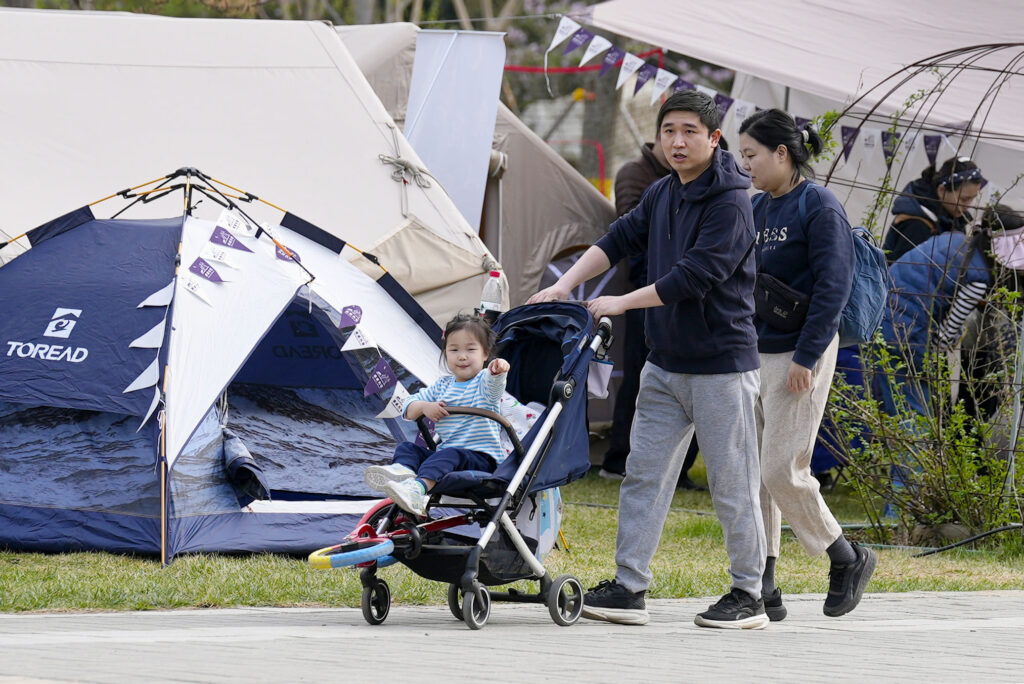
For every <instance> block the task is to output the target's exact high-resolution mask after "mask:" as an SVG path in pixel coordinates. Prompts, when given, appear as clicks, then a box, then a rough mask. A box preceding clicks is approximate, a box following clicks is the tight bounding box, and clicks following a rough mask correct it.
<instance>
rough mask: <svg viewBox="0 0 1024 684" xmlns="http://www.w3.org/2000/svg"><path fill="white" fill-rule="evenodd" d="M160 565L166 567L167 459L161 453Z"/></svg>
mask: <svg viewBox="0 0 1024 684" xmlns="http://www.w3.org/2000/svg"><path fill="white" fill-rule="evenodd" d="M162 441H163V440H162V439H161V442H162ZM160 565H162V566H163V567H165V568H166V567H167V461H166V460H164V458H163V455H162V454H161V457H160Z"/></svg>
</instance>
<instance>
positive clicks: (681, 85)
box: [672, 76, 697, 93]
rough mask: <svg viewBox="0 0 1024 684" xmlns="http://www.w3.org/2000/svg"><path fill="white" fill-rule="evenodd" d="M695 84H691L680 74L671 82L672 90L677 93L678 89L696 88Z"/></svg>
mask: <svg viewBox="0 0 1024 684" xmlns="http://www.w3.org/2000/svg"><path fill="white" fill-rule="evenodd" d="M696 89H697V86H695V85H693V84H692V83H690V82H689V81H687V80H686V79H685V78H683V77H682V76H680V77H679V78H677V79H676V82H675V83H673V84H672V92H673V93H678V92H679V91H680V90H696Z"/></svg>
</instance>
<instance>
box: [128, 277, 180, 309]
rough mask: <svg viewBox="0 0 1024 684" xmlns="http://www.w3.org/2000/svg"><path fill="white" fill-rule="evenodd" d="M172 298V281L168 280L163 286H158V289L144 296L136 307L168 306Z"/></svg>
mask: <svg viewBox="0 0 1024 684" xmlns="http://www.w3.org/2000/svg"><path fill="white" fill-rule="evenodd" d="M172 299H174V281H173V280H172V281H171V282H169V283H168V284H167V285H166V286H165V287H162V288H160V289H159V290H158V291H156V292H154V293H153V294H151V295H149V296H148V297H146V298H145V299H144V300H143V301H142V303H140V304H139V305H138V306H137V307H135V308H136V309H141V308H144V307H147V306H168V305H170V303H171V300H172Z"/></svg>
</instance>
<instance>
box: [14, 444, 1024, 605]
mask: <svg viewBox="0 0 1024 684" xmlns="http://www.w3.org/2000/svg"><path fill="white" fill-rule="evenodd" d="M692 476H693V477H694V479H696V480H698V481H703V480H704V473H703V472H702V471H701V470H700V464H698V468H696V469H695V470H694V471H693V473H692ZM563 498H564V499H565V502H566V506H565V513H564V516H563V527H562V529H563V531H564V533H565V536H566V539H567V540H568V542H569V548H568V550H556V551H554V552H552V553H551V554H550V555H549V556H548V558H547V561H546V565H547V566H548V567H549V569H551V570H552V571H553V572H554V573H555V574H558V573H561V572H570V573H573V574H575V575H576V576H577V577H579V578H580V579H581V580H582V581H583V584H584V586H591V585H593V584H596V583H597V582H598V581H599V580H601V579H604V578H607V577H611V576H612V574H613V572H614V560H613V559H614V551H615V531H616V515H617V511H616V509H615V508H614V506H615V505H616V504H617V503H618V483H616V482H609V481H607V480H603V479H601V478H598V477H596V476H595V475H590V476H588V477H586V478H584V479H583V480H580V481H579V482H576V483H573V484H572V485H570V486H568V487H565V488H564V489H563ZM826 499H828V500H829V503H830V505H831V506H832V507H833V510H834V511H835V512H836V514H837V516H838V517H839V519H840V520H841V521H842V522H844V523H853V522H860V521H862V520H863V513H862V511H861V509H860V507H859V504H857V503H856V502H854V501H851V500H850V497H849V496H848V495H847V494H846V493H844V492H843V491H842V489H841V488H840V490H839V491H838V492H836V493H831V494H829V495H827V496H826ZM585 504H601V505H603V506H592V505H585ZM673 506H674V510H673V512H672V513H670V514H669V517H668V521H667V522H666V525H665V530H664V533H663V535H662V542H661V546H660V548H659V550H658V554H657V555H656V556H655V559H654V564H653V570H654V584H653V585H652V586H651V596H652V597H653V598H680V597H687V596H717V595H719V594H721V593H723V592H724V591H725V590H726V589H727V588H728V582H729V580H728V574H727V572H726V568H727V565H728V559H727V558H726V555H725V550H724V547H723V540H722V530H721V528H720V527H719V525H718V521H717V520H716V519H715V517H714V516H713V515H709V514H708V513H710V512H711V501H710V498H709V496H708V494H707V493H706V492H684V491H680V492H677V493H676V497H675V501H674V503H673ZM701 513H703V514H701ZM995 540H996V543H998V542H1000V541H1002V542H1007V541H1010V539H1009V535H1002V538H1000V537H996V538H995ZM1007 547H1012V548H1013V549H1019V548H1020V544H1019V543H1018V542H1014V543H1010V544H1007ZM992 548H993V547H990V549H992ZM827 572H828V561H827V560H826V559H825V558H824V557H821V558H808V557H807V555H806V554H805V553H804V552H803V550H802V549H801V548H800V545H799V544H798V543H797V542H796V540H795V539H794V538H793V537H792V535H789V534H785V533H784V534H783V546H782V554H781V557H780V559H779V562H778V566H777V576H778V581H779V586H780V587H781V588H782V590H783V592H785V593H801V592H817V593H823V592H825V590H826V588H827V582H828V580H827ZM380 574H381V576H382V577H383V578H385V579H386V580H387V582H388V583H389V584H390V585H391V589H392V592H393V597H394V601H395V602H396V603H405V604H443V603H444V601H445V595H446V591H447V587H446V586H445V585H442V584H439V583H436V582H429V581H427V580H424V579H421V578H419V577H417V576H415V575H413V574H412V573H411V572H410V571H408V570H407V569H405V568H404V567H402V566H400V565H396V566H392V567H390V568H386V569H384V570H381V573H380ZM535 586H536V585H535V584H533V585H530V584H526V585H525V586H524V588H526V589H533V588H534V587H535ZM1021 586H1024V555H1022V554H1021V553H1020V552H1019V551H1012V552H1011V551H1006V550H999V549H995V550H981V551H964V550H954V551H949V552H946V553H941V554H937V555H933V556H928V557H925V558H912V557H911V553H910V552H908V551H905V550H899V549H880V550H879V563H878V570H877V571H876V573H875V576H874V579H873V580H872V582H871V584H870V586H869V587H868V591H874V592H878V591H911V590H957V591H962V590H984V589H1019V588H1020V587H1021ZM360 591H361V587H360V584H359V579H358V577H357V574H356V571H354V570H350V569H342V570H313V569H311V568H310V567H309V566H308V565H307V564H306V563H305V562H304V560H303V559H298V558H289V557H284V556H271V555H257V556H243V557H229V556H208V555H196V556H181V557H179V558H177V559H175V560H174V562H173V564H172V565H171V566H170V567H169V568H161V567H160V564H159V562H158V561H156V560H153V559H150V558H134V557H129V556H117V555H111V554H105V553H72V554H59V555H44V554H33V553H10V552H0V611H5V612H10V611H37V610H51V611H61V610H146V609H157V608H187V607H192V608H195V607H214V606H217V607H230V606H353V607H354V606H358V605H359V598H360Z"/></svg>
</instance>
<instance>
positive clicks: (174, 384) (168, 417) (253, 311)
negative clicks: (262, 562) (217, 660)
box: [0, 208, 440, 561]
mask: <svg viewBox="0 0 1024 684" xmlns="http://www.w3.org/2000/svg"><path fill="white" fill-rule="evenodd" d="M272 232H273V237H272V236H271V233H270V229H269V227H264V228H260V227H257V226H255V224H254V222H253V221H251V220H249V219H248V218H247V217H246V216H245V215H244V214H242V213H240V212H239V211H228V210H225V212H224V213H222V215H221V217H220V218H219V219H218V220H217V221H216V222H214V221H206V220H200V219H197V218H194V217H192V216H190V215H185V216H180V217H176V218H171V219H162V220H125V219H113V220H101V219H97V218H95V217H94V216H93V214H92V211H91V210H90V209H88V208H84V209H80V210H77V211H75V212H72V213H70V214H68V215H66V216H63V217H60V218H58V219H56V220H54V221H51V222H50V223H48V224H45V225H43V226H41V227H39V228H37V229H36V230H34V231H30V232H29V233H28V234H27V235H26V237H27V241H28V242H29V243H30V245H31V249H29V250H28V251H27V252H25V253H23V254H21V255H20V256H18V257H17V258H15V259H13V260H12V261H10V262H8V263H7V264H6V265H4V266H3V267H2V268H0V547H7V548H12V549H24V550H40V551H64V550H84V549H98V550H108V551H119V552H143V553H156V552H160V553H161V554H162V557H163V559H164V560H165V561H166V560H169V559H170V558H172V557H173V556H174V555H175V554H178V553H183V552H192V551H275V552H296V553H297V552H307V551H309V550H312V549H315V548H319V547H322V546H325V545H328V544H331V543H335V542H336V541H337V539H338V538H339V537H340V536H342V535H343V534H344V533H346V532H347V531H348V530H349V529H351V527H352V526H353V524H354V522H355V521H356V520H357V519H358V517H359V515H360V514H361V513H362V512H363V511H364V510H366V509H367V508H368V506H369V497H371V496H373V494H372V492H370V491H369V490H368V489H367V488H366V486H365V485H364V484H363V481H362V477H361V474H362V470H363V469H364V468H365V466H366V465H367V464H368V463H375V462H386V461H388V460H389V459H390V456H391V453H392V451H393V446H394V443H395V440H396V439H401V438H405V437H407V436H409V435H408V430H409V428H408V427H407V426H406V425H403V424H401V422H400V421H398V420H396V419H395V415H396V412H395V411H394V410H393V409H392V408H391V407H390V405H389V403H388V400H389V399H391V398H395V399H396V400H397V399H400V398H401V396H402V393H403V392H411V391H415V390H416V389H418V388H419V387H420V386H422V385H423V384H425V383H429V382H431V381H433V380H434V379H435V378H436V377H437V375H438V373H439V368H438V347H437V345H438V341H439V339H440V331H439V330H438V329H437V327H436V324H434V323H433V321H431V319H430V318H429V317H428V316H427V315H426V314H425V312H423V310H422V309H420V308H419V306H418V305H417V304H416V303H415V301H414V300H413V299H412V298H411V297H410V296H409V295H408V294H407V293H406V292H405V291H404V290H402V289H401V287H400V286H398V284H397V283H396V282H395V281H394V279H393V278H392V277H391V276H390V275H389V274H388V273H387V272H386V271H385V270H384V269H382V268H380V267H379V266H376V265H375V264H373V263H372V261H371V260H368V259H367V258H365V257H364V256H363V255H361V254H360V253H359V252H358V251H356V250H352V249H349V248H347V247H346V245H345V243H344V242H342V241H340V240H338V239H337V238H335V237H333V236H330V235H328V234H326V233H324V232H323V231H321V230H320V229H318V228H316V227H315V226H312V225H311V224H308V223H306V222H305V221H302V220H301V219H299V218H298V217H296V216H294V215H292V214H286V215H285V217H284V219H283V220H282V221H281V225H280V226H276V227H274V228H273V231H272ZM353 262H355V263H353ZM367 273H376V277H372V276H370V275H367ZM268 498H269V499H268ZM260 499H264V500H260ZM267 499H268V500H267Z"/></svg>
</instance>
